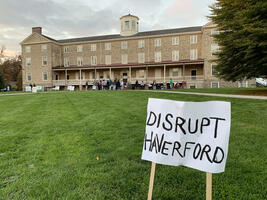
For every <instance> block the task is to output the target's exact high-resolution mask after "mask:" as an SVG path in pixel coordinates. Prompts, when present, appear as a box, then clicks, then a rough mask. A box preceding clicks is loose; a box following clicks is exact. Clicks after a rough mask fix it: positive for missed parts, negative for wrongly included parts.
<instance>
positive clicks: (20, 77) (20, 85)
mask: <svg viewBox="0 0 267 200" xmlns="http://www.w3.org/2000/svg"><path fill="white" fill-rule="evenodd" d="M16 86H17V90H22V70H20V71H19V73H18V75H17V83H16Z"/></svg>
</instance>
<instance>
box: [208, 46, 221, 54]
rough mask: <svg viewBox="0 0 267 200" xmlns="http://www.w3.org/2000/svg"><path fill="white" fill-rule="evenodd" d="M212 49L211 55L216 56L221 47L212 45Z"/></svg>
mask: <svg viewBox="0 0 267 200" xmlns="http://www.w3.org/2000/svg"><path fill="white" fill-rule="evenodd" d="M210 49H211V55H214V54H216V53H217V52H218V50H219V46H218V44H212V45H211V47H210Z"/></svg>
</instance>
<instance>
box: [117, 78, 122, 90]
mask: <svg viewBox="0 0 267 200" xmlns="http://www.w3.org/2000/svg"><path fill="white" fill-rule="evenodd" d="M120 86H121V83H120V80H118V81H117V85H116V90H119V89H120Z"/></svg>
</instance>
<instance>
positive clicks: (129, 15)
mask: <svg viewBox="0 0 267 200" xmlns="http://www.w3.org/2000/svg"><path fill="white" fill-rule="evenodd" d="M124 17H135V18H137V19H138V20H139V17H137V16H135V15H131V14H130V13H129V14H128V15H124V16H122V17H121V18H124ZM121 18H120V19H121Z"/></svg>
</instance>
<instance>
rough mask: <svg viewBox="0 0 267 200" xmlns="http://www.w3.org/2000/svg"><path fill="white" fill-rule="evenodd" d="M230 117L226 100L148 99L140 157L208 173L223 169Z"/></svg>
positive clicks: (229, 109)
mask: <svg viewBox="0 0 267 200" xmlns="http://www.w3.org/2000/svg"><path fill="white" fill-rule="evenodd" d="M230 119H231V105H230V103H229V102H223V101H208V102H182V101H172V100H164V99H153V98H150V99H149V100H148V106H147V120H146V134H145V138H144V145H143V153H142V159H143V160H148V161H152V162H155V163H159V164H164V165H172V166H179V165H183V166H187V167H190V168H194V169H198V170H200V171H204V172H210V173H220V172H223V171H224V168H225V164H226V159H227V153H228V142H229V134H230Z"/></svg>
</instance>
